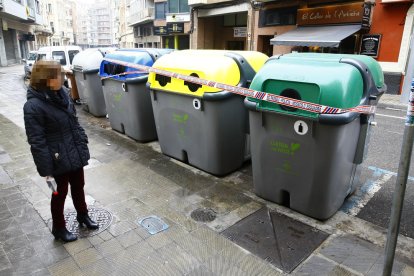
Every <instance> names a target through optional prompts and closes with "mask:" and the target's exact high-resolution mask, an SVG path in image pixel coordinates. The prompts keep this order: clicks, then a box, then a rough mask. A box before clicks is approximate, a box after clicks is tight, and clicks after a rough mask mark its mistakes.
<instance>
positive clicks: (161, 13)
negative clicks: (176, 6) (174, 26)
mask: <svg viewBox="0 0 414 276" xmlns="http://www.w3.org/2000/svg"><path fill="white" fill-rule="evenodd" d="M166 8H167V2H161V3H155V19H165V12H166Z"/></svg>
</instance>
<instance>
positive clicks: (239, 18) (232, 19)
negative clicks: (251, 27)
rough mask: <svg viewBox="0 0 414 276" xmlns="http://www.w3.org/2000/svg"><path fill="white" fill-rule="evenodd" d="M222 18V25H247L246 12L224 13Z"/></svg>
mask: <svg viewBox="0 0 414 276" xmlns="http://www.w3.org/2000/svg"><path fill="white" fill-rule="evenodd" d="M223 18H224V19H223V26H224V27H238V26H247V12H244V13H233V14H226V15H224V17H223Z"/></svg>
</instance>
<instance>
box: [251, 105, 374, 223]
mask: <svg viewBox="0 0 414 276" xmlns="http://www.w3.org/2000/svg"><path fill="white" fill-rule="evenodd" d="M249 118H250V119H249V120H250V134H251V151H252V167H253V182H254V189H255V193H256V194H257V195H258V196H260V197H262V198H264V199H267V200H270V201H273V202H276V203H278V204H281V205H285V206H287V207H289V208H291V209H293V210H296V211H298V212H300V213H303V214H306V215H308V216H311V217H314V218H317V219H327V218H329V217H330V216H332V215H333V214H334V213H335V212H336V211H337V210H338V209H339V208H340V206H341V205H342V203H343V202H344V199H345V198H346V196H347V195H348V194H349V193H350V192H352V191H353V190H354V189H355V184H356V183H358V181H359V175H360V166H359V164H360V163H361V162H362V159H363V156H362V155H363V154H364V151H366V148H367V147H366V144H367V142H368V139H367V138H368V134H369V130H368V124H365V123H364V124H362V125H361V117H360V116H358V117H356V118H355V119H354V120H353V121H351V122H349V123H347V124H342V125H329V124H321V123H320V122H317V121H312V120H310V119H306V118H301V117H294V116H286V115H283V114H278V113H273V112H263V111H252V110H251V111H249ZM298 121H302V122H305V124H306V125H307V126H308V131H307V133H306V134H302V135H299V134H298V133H297V130H295V123H296V122H298ZM296 124H298V123H296ZM302 127H303V126H302Z"/></svg>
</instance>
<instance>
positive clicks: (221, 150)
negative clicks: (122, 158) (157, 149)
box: [151, 90, 250, 175]
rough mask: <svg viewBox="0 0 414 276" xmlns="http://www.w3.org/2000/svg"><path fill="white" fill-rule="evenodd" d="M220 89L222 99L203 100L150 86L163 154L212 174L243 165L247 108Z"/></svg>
mask: <svg viewBox="0 0 414 276" xmlns="http://www.w3.org/2000/svg"><path fill="white" fill-rule="evenodd" d="M220 93H223V92H220ZM220 93H217V97H219V98H221V99H216V100H206V99H199V98H193V97H190V96H186V95H180V94H176V93H171V92H163V91H158V90H151V100H152V106H153V109H154V117H155V122H156V126H157V133H158V140H159V143H160V146H161V151H162V152H163V153H164V154H166V155H168V156H171V157H173V158H175V159H178V160H181V161H183V162H188V163H189V164H190V165H192V166H194V167H197V168H199V169H201V170H203V171H206V172H209V173H211V174H214V175H225V174H228V173H230V172H232V171H234V170H236V169H238V168H239V167H241V166H242V164H243V162H244V160H245V159H247V158H249V157H250V150H249V137H248V135H247V132H248V125H247V123H248V118H247V115H248V113H247V109H246V108H245V107H244V105H243V98H242V97H240V96H237V95H228V96H225V97H224V98H222V97H221V96H219V94H220ZM224 93H225V94H226V95H227V94H229V93H228V92H224ZM211 94H213V93H211ZM214 96H215V95H214ZM214 96H213V98H214ZM194 101H196V103H195V102H194Z"/></svg>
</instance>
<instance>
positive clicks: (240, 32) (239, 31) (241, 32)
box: [234, 27, 247, 37]
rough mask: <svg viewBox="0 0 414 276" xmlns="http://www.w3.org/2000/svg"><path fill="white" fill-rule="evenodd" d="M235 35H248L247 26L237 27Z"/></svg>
mask: <svg viewBox="0 0 414 276" xmlns="http://www.w3.org/2000/svg"><path fill="white" fill-rule="evenodd" d="M234 37H247V27H235V28H234Z"/></svg>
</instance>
